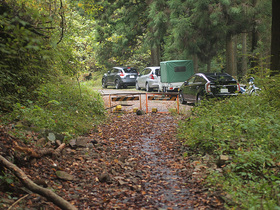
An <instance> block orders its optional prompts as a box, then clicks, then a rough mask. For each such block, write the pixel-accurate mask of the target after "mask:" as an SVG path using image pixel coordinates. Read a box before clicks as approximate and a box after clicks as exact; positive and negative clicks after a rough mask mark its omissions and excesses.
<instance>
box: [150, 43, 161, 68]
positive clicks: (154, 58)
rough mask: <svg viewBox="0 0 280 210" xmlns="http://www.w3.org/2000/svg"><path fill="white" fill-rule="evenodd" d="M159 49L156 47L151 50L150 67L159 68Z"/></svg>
mask: <svg viewBox="0 0 280 210" xmlns="http://www.w3.org/2000/svg"><path fill="white" fill-rule="evenodd" d="M159 49H160V47H159V46H158V45H157V46H156V47H153V48H152V49H151V65H152V66H159V64H160V50H159Z"/></svg>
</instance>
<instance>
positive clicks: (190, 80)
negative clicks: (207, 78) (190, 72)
mask: <svg viewBox="0 0 280 210" xmlns="http://www.w3.org/2000/svg"><path fill="white" fill-rule="evenodd" d="M194 79H195V76H193V77H191V78H190V79H189V80H188V85H191V84H193V83H194Z"/></svg>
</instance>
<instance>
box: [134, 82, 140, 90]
mask: <svg viewBox="0 0 280 210" xmlns="http://www.w3.org/2000/svg"><path fill="white" fill-rule="evenodd" d="M135 88H136V90H141V88H140V87H139V85H138V82H136V84H135Z"/></svg>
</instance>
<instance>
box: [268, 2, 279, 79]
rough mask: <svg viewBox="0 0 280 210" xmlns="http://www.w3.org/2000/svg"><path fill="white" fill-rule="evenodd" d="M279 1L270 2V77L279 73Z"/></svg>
mask: <svg viewBox="0 0 280 210" xmlns="http://www.w3.org/2000/svg"><path fill="white" fill-rule="evenodd" d="M279 11H280V1H279V0H272V30H271V34H272V38H271V65H270V69H271V71H272V72H271V75H272V76H273V75H276V74H279V73H280V12H279Z"/></svg>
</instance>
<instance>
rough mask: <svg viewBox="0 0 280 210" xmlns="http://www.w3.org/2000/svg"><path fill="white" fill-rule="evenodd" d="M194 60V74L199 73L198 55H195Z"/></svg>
mask: <svg viewBox="0 0 280 210" xmlns="http://www.w3.org/2000/svg"><path fill="white" fill-rule="evenodd" d="M192 58H193V67H194V72H195V73H197V72H198V57H197V54H195V55H193V56H192Z"/></svg>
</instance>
